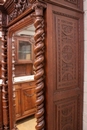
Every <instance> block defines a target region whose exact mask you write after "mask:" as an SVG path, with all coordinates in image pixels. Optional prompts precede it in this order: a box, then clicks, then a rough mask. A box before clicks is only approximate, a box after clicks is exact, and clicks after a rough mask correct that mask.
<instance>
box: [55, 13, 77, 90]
mask: <svg viewBox="0 0 87 130" xmlns="http://www.w3.org/2000/svg"><path fill="white" fill-rule="evenodd" d="M54 14H55V16H54V21H56V22H55V30H56V41H57V44H56V49H57V50H56V52H57V54H56V58H57V65H56V67H57V68H56V69H57V73H56V75H57V74H59V75H57V86H56V87H57V88H56V89H57V90H61V89H71V88H76V87H78V32H77V30H78V24H79V23H78V20H77V19H78V18H70V17H71V16H68V17H67V15H65V16H63V15H64V14H63V13H58V14H56V12H54ZM66 17H67V19H66Z"/></svg>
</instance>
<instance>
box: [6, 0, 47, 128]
mask: <svg viewBox="0 0 87 130" xmlns="http://www.w3.org/2000/svg"><path fill="white" fill-rule="evenodd" d="M44 8H46V5H45V4H43V3H40V2H35V3H34V4H33V5H32V7H31V8H30V9H29V10H28V16H25V18H23V19H21V20H19V21H17V22H16V23H15V24H13V25H12V26H10V25H9V26H10V27H9V28H8V93H9V99H8V100H9V118H10V129H11V130H12V129H17V128H16V125H15V88H13V87H12V86H13V81H12V80H13V78H12V77H13V73H14V52H12V51H14V46H12V35H13V33H14V32H16V31H18V30H19V29H21V28H23V27H25V26H27V25H28V26H29V25H31V24H32V23H34V26H35V36H34V39H35V45H34V53H35V62H34V67H35V76H34V79H35V82H36V88H35V92H36V114H35V117H36V119H37V125H36V127H35V128H36V130H42V129H45V119H44V111H45V108H44V75H45V74H44V51H43V49H44V46H45V45H44V41H45V36H44V34H45V29H44V17H43V13H44ZM23 17H24V16H23ZM13 23H14V21H13ZM12 48H13V49H12ZM41 49H42V50H41ZM39 59H40V60H39ZM11 68H12V69H11ZM13 118H14V119H13Z"/></svg>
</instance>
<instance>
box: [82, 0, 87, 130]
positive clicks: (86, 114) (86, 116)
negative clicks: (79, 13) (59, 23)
mask: <svg viewBox="0 0 87 130" xmlns="http://www.w3.org/2000/svg"><path fill="white" fill-rule="evenodd" d="M83 130H87V0H84V108H83Z"/></svg>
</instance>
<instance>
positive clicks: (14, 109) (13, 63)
mask: <svg viewBox="0 0 87 130" xmlns="http://www.w3.org/2000/svg"><path fill="white" fill-rule="evenodd" d="M14 77H15V45H14V37H12V80H13V114H14V116H13V120H14V121H13V122H14V130H16V129H17V127H16V102H15V98H16V97H15V86H14Z"/></svg>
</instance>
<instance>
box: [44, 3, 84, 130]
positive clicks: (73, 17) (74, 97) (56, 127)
mask: <svg viewBox="0 0 87 130" xmlns="http://www.w3.org/2000/svg"><path fill="white" fill-rule="evenodd" d="M82 20H83V17H82V14H81V13H78V12H77V11H72V10H70V9H69V8H62V7H57V6H53V5H48V8H47V22H46V23H47V43H46V60H47V63H46V121H47V123H46V126H47V128H46V129H47V130H82V111H83V110H82V106H83V59H84V58H83V21H82ZM49 21H50V23H49Z"/></svg>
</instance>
